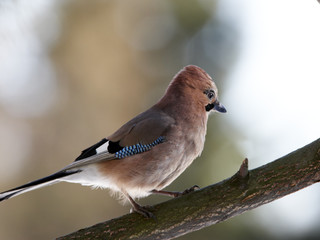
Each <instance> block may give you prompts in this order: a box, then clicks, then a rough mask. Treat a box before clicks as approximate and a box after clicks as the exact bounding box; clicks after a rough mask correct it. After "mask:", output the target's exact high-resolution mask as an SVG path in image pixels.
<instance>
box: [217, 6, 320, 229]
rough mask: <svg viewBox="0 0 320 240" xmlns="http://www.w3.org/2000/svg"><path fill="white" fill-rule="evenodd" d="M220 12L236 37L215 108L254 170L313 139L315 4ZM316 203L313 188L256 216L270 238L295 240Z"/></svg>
mask: <svg viewBox="0 0 320 240" xmlns="http://www.w3.org/2000/svg"><path fill="white" fill-rule="evenodd" d="M220 7H221V12H220V14H221V15H225V14H227V15H228V16H230V17H231V18H232V20H233V21H234V22H236V23H237V24H238V28H239V32H240V35H241V39H239V41H240V56H239V59H238V62H237V64H236V66H235V67H234V68H233V71H231V72H230V75H229V78H230V79H229V81H228V83H229V86H228V87H226V88H225V89H226V93H225V95H224V99H223V102H224V104H225V105H226V106H227V108H228V113H229V114H230V117H229V119H230V121H231V122H232V124H233V125H234V126H235V127H237V128H238V129H239V130H240V131H241V132H242V134H243V136H245V137H244V139H241V140H240V141H239V146H240V147H241V148H242V149H243V150H244V153H245V155H246V156H247V157H248V158H249V165H250V168H255V167H258V166H260V165H262V164H265V163H267V162H270V161H272V160H275V159H276V158H278V157H281V156H283V155H285V154H287V153H289V152H291V151H293V150H295V149H297V148H300V147H303V146H305V145H307V144H308V143H310V142H312V141H314V140H316V139H318V138H319V137H320V125H319V123H320V111H319V103H320V94H319V93H320V60H319V58H320V31H319V24H320V4H319V3H318V2H317V1H315V0H314V1H302V0H282V1H276V0H271V1H254V0H240V1H237V2H236V3H235V1H231V0H228V1H221V3H220ZM319 202H320V186H319V184H316V185H314V186H312V187H310V188H307V189H305V190H303V191H301V192H298V193H296V194H293V195H290V196H288V197H285V198H283V199H281V200H278V201H275V202H273V203H271V204H268V205H267V206H265V207H262V208H259V209H258V210H256V212H257V213H258V216H259V219H261V220H262V221H263V223H264V226H267V227H270V228H271V229H272V231H274V232H275V233H276V234H297V233H303V232H305V231H308V230H309V228H310V227H312V226H313V224H318V218H319V214H320V208H319Z"/></svg>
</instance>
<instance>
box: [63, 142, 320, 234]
mask: <svg viewBox="0 0 320 240" xmlns="http://www.w3.org/2000/svg"><path fill="white" fill-rule="evenodd" d="M319 181H320V138H319V139H318V140H316V141H314V142H312V143H310V144H309V145H307V146H305V147H303V148H300V149H298V150H296V151H294V152H292V153H290V154H288V155H286V156H284V157H281V158H279V159H278V160H275V161H273V162H271V163H269V164H266V165H264V166H261V167H259V168H256V169H253V170H250V171H249V170H248V160H247V159H245V160H244V161H243V163H242V165H241V167H240V169H239V171H238V172H237V173H236V174H235V175H234V176H232V177H231V178H229V179H226V180H224V181H222V182H219V183H216V184H213V185H210V186H208V187H205V188H202V189H200V190H197V191H195V192H192V193H189V194H187V195H184V196H182V197H178V198H175V199H172V200H169V201H166V202H163V203H160V204H158V205H155V206H154V207H153V209H152V212H153V213H154V214H155V216H156V219H155V220H154V219H146V218H144V217H142V216H140V215H138V214H136V213H132V214H128V215H125V216H122V217H119V218H116V219H111V220H108V221H106V222H103V223H99V224H97V225H94V226H92V227H88V228H85V229H82V230H79V231H77V232H74V233H71V234H69V235H67V236H64V237H60V238H58V239H60V240H67V239H171V238H175V237H178V236H181V235H183V234H186V233H188V232H193V231H196V230H199V229H201V228H204V227H206V226H210V225H213V224H216V223H219V222H222V221H224V220H226V219H228V218H231V217H234V216H236V215H239V214H241V213H243V212H245V211H248V210H250V209H253V208H257V207H259V206H261V205H263V204H266V203H269V202H271V201H274V200H276V199H279V198H281V197H283V196H286V195H288V194H290V193H293V192H295V191H298V190H300V189H302V188H305V187H307V186H310V185H312V184H314V183H316V182H319Z"/></svg>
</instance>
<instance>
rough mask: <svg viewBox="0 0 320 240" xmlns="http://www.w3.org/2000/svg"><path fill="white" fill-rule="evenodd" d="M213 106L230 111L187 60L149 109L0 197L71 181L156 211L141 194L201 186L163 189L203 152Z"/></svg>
mask: <svg viewBox="0 0 320 240" xmlns="http://www.w3.org/2000/svg"><path fill="white" fill-rule="evenodd" d="M211 112H220V113H225V112H226V108H225V107H224V106H223V105H222V104H221V103H220V102H219V99H218V89H217V87H216V84H215V83H214V81H213V80H212V78H211V77H210V76H209V75H208V74H207V73H206V72H205V71H204V70H203V69H202V68H200V67H198V66H195V65H188V66H185V67H184V68H183V69H181V70H180V71H179V72H178V73H177V74H176V75H175V76H174V77H173V79H172V80H171V82H170V83H169V86H168V88H167V89H166V91H165V93H164V95H163V96H162V97H161V98H160V100H159V101H158V102H157V103H155V104H154V105H153V106H152V107H150V108H149V109H148V110H146V111H144V112H142V113H140V114H138V115H137V116H136V117H134V118H133V119H131V120H130V121H128V122H127V123H125V124H124V125H123V126H122V127H120V128H119V129H118V130H117V131H115V132H114V133H113V134H111V135H109V136H108V137H106V138H103V139H102V140H101V141H99V142H97V143H96V144H94V145H92V146H90V147H88V148H86V149H85V150H83V151H82V152H81V154H80V155H79V156H78V157H77V158H76V159H75V160H74V161H73V162H72V163H71V164H69V165H67V166H66V167H64V168H63V169H61V170H60V171H58V172H56V173H54V174H51V175H49V176H47V177H44V178H41V179H38V180H35V181H32V182H29V183H26V184H24V185H22V186H19V187H16V188H13V189H11V190H8V191H5V192H2V193H0V201H3V200H7V199H10V198H12V197H15V196H18V195H20V194H22V193H26V192H29V191H32V190H35V189H38V188H42V187H45V186H49V185H52V184H55V183H58V182H70V183H79V184H82V185H84V186H91V187H94V188H105V189H109V190H111V191H112V192H117V193H120V195H122V196H124V198H125V199H126V200H128V201H129V202H130V203H131V205H132V210H133V211H135V212H137V213H139V214H141V215H143V216H144V217H146V218H151V217H154V214H153V213H152V212H151V211H150V209H149V208H148V207H146V206H142V205H140V204H139V203H138V202H137V200H136V199H139V198H143V197H147V196H149V195H150V194H162V195H168V196H171V197H178V196H181V195H184V194H186V193H189V192H192V191H195V190H197V189H198V188H199V187H198V186H197V185H195V186H193V187H191V188H189V189H186V190H185V191H183V192H170V191H164V190H162V189H164V188H165V187H166V186H168V185H169V184H170V183H172V182H173V181H174V180H175V179H176V178H177V177H178V176H179V175H180V174H181V173H182V172H183V171H184V170H185V169H186V168H187V167H188V166H189V165H190V164H191V163H192V162H193V160H194V159H196V158H197V157H198V156H199V155H200V154H201V152H202V150H203V148H204V143H205V136H206V132H207V121H208V116H209V114H210V113H211Z"/></svg>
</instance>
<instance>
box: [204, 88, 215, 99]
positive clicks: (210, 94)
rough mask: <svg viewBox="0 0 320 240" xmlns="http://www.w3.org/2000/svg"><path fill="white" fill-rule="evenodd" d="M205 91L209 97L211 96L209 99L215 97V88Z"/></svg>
mask: <svg viewBox="0 0 320 240" xmlns="http://www.w3.org/2000/svg"><path fill="white" fill-rule="evenodd" d="M204 93H205V94H206V95H207V97H208V98H209V100H212V99H213V98H214V97H215V93H214V91H213V90H207V91H205V92H204Z"/></svg>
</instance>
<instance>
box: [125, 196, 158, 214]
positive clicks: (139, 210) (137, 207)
mask: <svg viewBox="0 0 320 240" xmlns="http://www.w3.org/2000/svg"><path fill="white" fill-rule="evenodd" d="M125 196H126V197H127V198H128V199H129V201H130V203H131V205H132V207H133V211H135V212H137V213H139V214H141V215H143V216H144V217H146V218H155V216H154V215H153V214H152V213H151V212H149V211H148V210H147V208H146V207H143V206H141V205H139V204H138V203H137V202H136V201H135V200H133V198H132V197H131V196H130V195H129V194H127V193H126V194H125Z"/></svg>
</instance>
